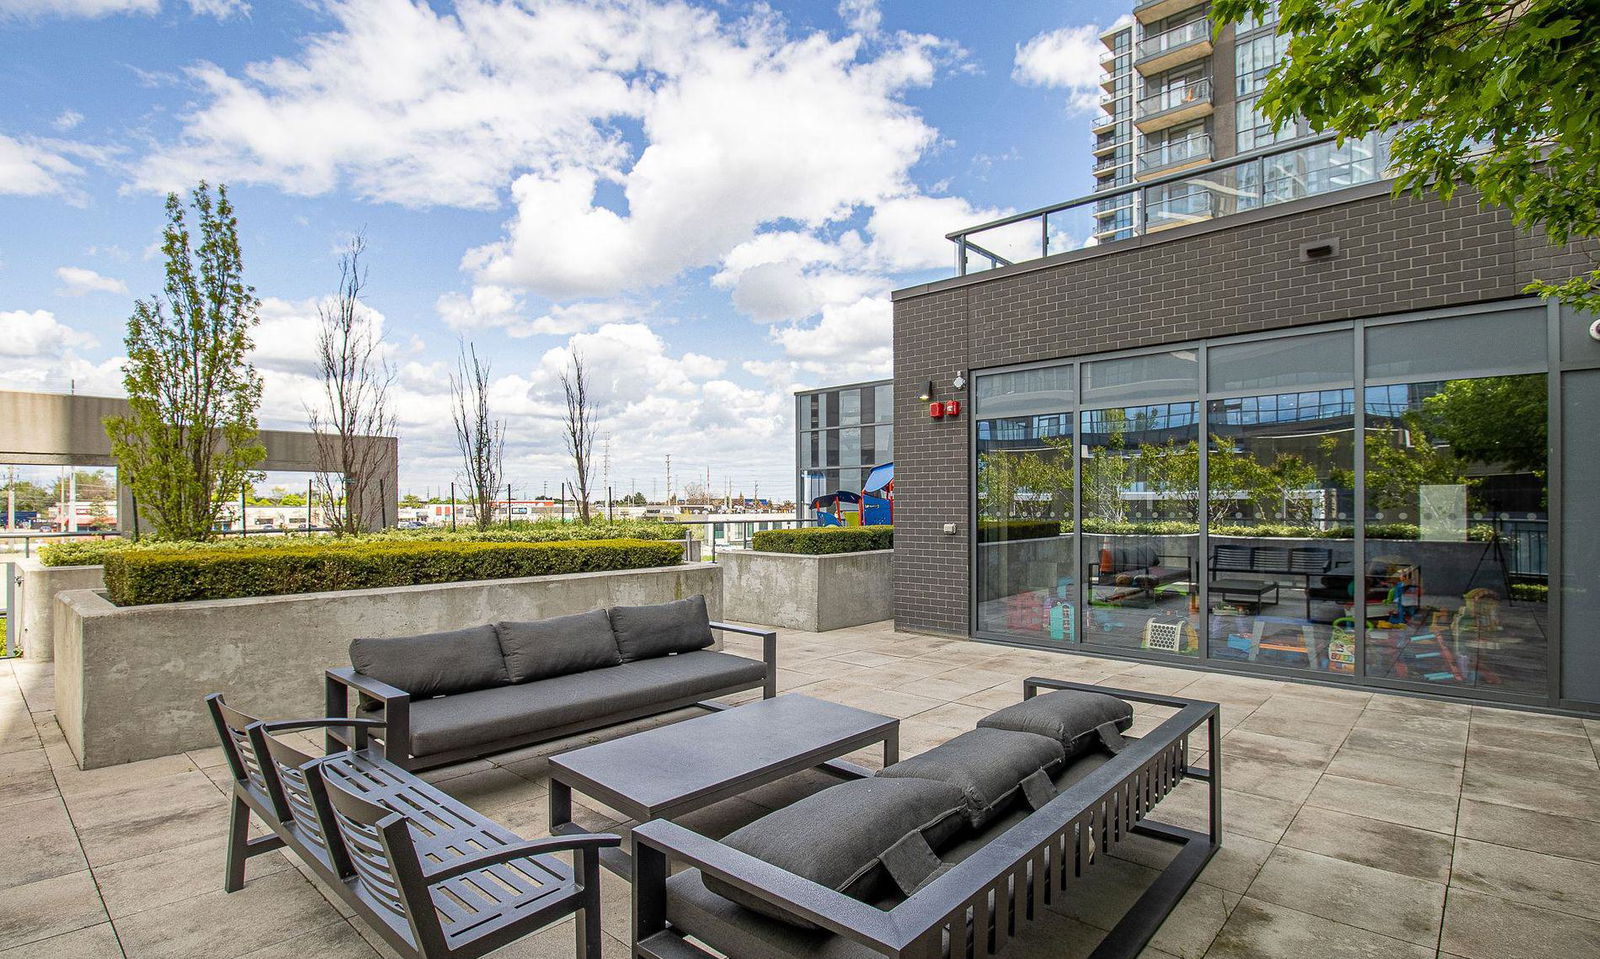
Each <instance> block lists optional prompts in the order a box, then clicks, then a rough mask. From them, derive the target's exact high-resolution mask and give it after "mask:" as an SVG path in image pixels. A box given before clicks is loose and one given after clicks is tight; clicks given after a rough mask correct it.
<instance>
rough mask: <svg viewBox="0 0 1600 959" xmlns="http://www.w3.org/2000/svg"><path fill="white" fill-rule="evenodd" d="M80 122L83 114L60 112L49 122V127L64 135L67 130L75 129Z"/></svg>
mask: <svg viewBox="0 0 1600 959" xmlns="http://www.w3.org/2000/svg"><path fill="white" fill-rule="evenodd" d="M82 122H83V114H81V113H79V112H78V111H76V110H62V111H61V114H60V115H59V116H57V117H56V118H55V119H54V120H51V121H50V125H51V126H53V127H55V128H56V129H57V130H60V131H61V132H63V133H65V132H67V131H68V130H73V129H76V128H77V126H78V124H80V123H82Z"/></svg>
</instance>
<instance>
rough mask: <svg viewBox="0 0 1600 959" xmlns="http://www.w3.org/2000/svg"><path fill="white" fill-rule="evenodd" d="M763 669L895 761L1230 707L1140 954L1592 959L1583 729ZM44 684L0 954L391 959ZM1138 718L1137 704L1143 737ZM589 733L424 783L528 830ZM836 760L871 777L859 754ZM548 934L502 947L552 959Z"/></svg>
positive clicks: (9, 823) (14, 670)
mask: <svg viewBox="0 0 1600 959" xmlns="http://www.w3.org/2000/svg"><path fill="white" fill-rule="evenodd" d="M780 649H781V654H780V658H781V662H782V670H781V680H782V686H783V687H784V688H785V689H788V690H804V691H805V692H807V693H809V694H811V695H814V696H819V697H824V698H827V699H832V700H835V701H837V702H842V703H847V704H850V705H853V706H859V707H863V708H867V709H871V710H875V711H878V712H882V713H887V714H890V715H893V716H896V717H899V718H900V719H901V720H902V721H903V725H902V732H901V746H902V754H903V755H910V754H913V753H915V752H918V751H920V750H922V749H926V748H928V747H929V746H931V745H934V744H936V743H939V742H942V741H943V740H945V739H948V738H950V737H951V736H953V735H955V734H957V733H959V732H963V731H965V730H967V729H970V728H972V725H973V723H974V722H975V721H976V720H977V719H979V718H980V717H981V716H983V715H984V714H985V713H987V712H988V711H991V710H993V709H995V708H998V707H1000V706H1004V705H1007V704H1010V703H1012V702H1015V701H1017V700H1018V699H1019V698H1020V696H1021V688H1022V687H1021V680H1022V679H1023V678H1024V677H1026V676H1029V675H1043V676H1051V677H1056V678H1062V679H1071V680H1078V681H1084V682H1095V683H1104V684H1107V685H1120V686H1124V687H1128V688H1134V689H1142V690H1148V691H1155V692H1163V693H1176V694H1179V695H1183V696H1189V697H1194V698H1200V699H1208V700H1214V701H1217V702H1220V703H1222V717H1223V721H1224V724H1225V726H1226V727H1227V730H1228V732H1227V735H1226V737H1225V739H1224V742H1225V749H1226V752H1225V755H1226V757H1227V758H1226V760H1225V762H1224V766H1223V771H1224V782H1225V784H1226V785H1227V789H1226V793H1225V799H1224V802H1225V816H1224V818H1225V823H1226V831H1227V832H1226V840H1225V844H1224V848H1223V851H1222V852H1221V853H1220V854H1219V855H1218V856H1217V858H1216V859H1215V860H1214V861H1213V862H1212V864H1211V865H1210V866H1209V867H1208V869H1207V870H1206V872H1205V874H1204V876H1203V877H1202V879H1201V881H1200V883H1199V884H1197V885H1196V886H1195V887H1194V888H1193V889H1192V890H1191V891H1190V892H1189V893H1188V895H1187V897H1186V898H1185V899H1184V901H1183V902H1182V903H1181V904H1180V905H1179V907H1178V909H1177V910H1176V911H1175V912H1174V913H1173V915H1172V917H1171V918H1170V919H1169V920H1168V921H1167V923H1166V925H1165V926H1163V927H1162V929H1161V932H1160V934H1159V935H1158V936H1157V937H1156V939H1155V941H1154V943H1153V944H1152V946H1151V948H1150V949H1149V950H1147V952H1146V956H1147V957H1148V959H1168V957H1171V956H1181V957H1200V956H1204V957H1210V959H1223V957H1244V956H1273V957H1291V959H1299V957H1309V956H1317V957H1329V959H1341V957H1356V956H1359V957H1365V959H1378V957H1383V959H1390V957H1394V959H1410V957H1416V959H1426V957H1435V956H1444V957H1449V956H1459V957H1464V959H1480V957H1481V959H1517V957H1532V959H1550V957H1553V956H1573V957H1577V956H1596V955H1600V896H1597V895H1596V890H1597V889H1600V768H1597V765H1596V750H1597V748H1600V722H1596V721H1593V720H1578V719H1568V718H1557V717H1549V716H1539V715H1532V714H1527V713H1517V712H1510V711H1506V710H1497V709H1483V708H1474V707H1469V706H1465V705H1459V704H1446V703H1438V702H1431V701H1426V700H1420V699H1412V698H1403V697H1399V696H1391V695H1381V694H1372V693H1367V692H1354V691H1346V690H1337V689H1327V688H1323V687H1317V686H1306V685H1294V684H1289V683H1280V682H1274V681H1268V680H1262V679H1251V678H1239V677H1233V676H1223V675H1216V674H1208V673H1201V672H1194V671H1188V670H1178V669H1169V668H1164V667H1158V666H1150V665H1140V664H1134V663H1129V662H1122V661H1116V660H1107V659H1099V658H1094V657H1087V656H1067V655H1058V654H1050V653H1035V652H1030V651H1025V650H1015V649H1008V648H1005V647H999V646H991V645H983V644H977V643H969V642H960V641H951V640H946V639H940V638H931V637H926V636H917V635H910V634H906V633H897V632H895V631H894V630H893V629H892V628H891V627H890V626H889V625H888V624H882V625H879V626H875V627H863V628H858V629H848V630H838V631H835V632H830V633H826V634H809V633H797V632H786V633H784V634H783V636H782V639H781V645H780ZM308 681H311V680H310V679H308ZM50 689H51V676H50V672H49V668H48V666H39V665H32V664H28V663H25V662H12V663H8V664H4V665H0V889H3V890H4V893H3V896H4V900H3V901H4V907H3V909H0V957H4V959H21V957H28V959H117V957H122V956H126V957H128V959H166V957H207V959H229V957H244V956H248V957H251V959H291V957H292V959H307V957H317V959H371V957H373V956H377V955H390V953H389V952H388V950H387V949H386V948H384V947H381V946H377V947H375V946H374V945H372V944H370V943H369V941H368V938H367V935H366V934H365V932H364V930H363V929H361V928H359V927H358V925H355V924H352V923H350V922H348V921H347V920H346V918H345V917H344V916H343V915H341V913H340V911H339V909H338V908H337V907H335V906H334V905H332V904H331V903H330V901H329V900H328V899H327V898H325V897H324V896H323V895H322V894H321V893H320V892H319V891H318V887H317V886H316V885H315V884H313V883H312V882H310V881H308V880H307V879H306V878H305V877H304V876H303V875H302V873H301V872H300V871H298V869H297V867H296V866H295V865H294V861H293V859H292V857H289V856H286V855H284V854H281V853H271V854H268V855H266V856H261V857H258V858H256V859H254V860H252V861H251V864H250V869H249V882H248V885H247V886H246V888H245V889H244V890H243V891H241V892H238V893H234V894H232V895H227V894H225V893H223V891H222V888H221V884H222V863H223V846H224V835H225V829H226V825H227V800H226V794H225V791H224V790H225V788H226V780H227V775H228V774H227V770H226V767H225V766H224V764H223V759H222V755H221V752H220V750H217V749H212V750H207V751H200V752H194V753H189V754H186V755H179V756H171V757H168V758H165V759H154V760H149V761H146V762H139V763H133V764H130V765H126V766H118V767H114V768H108V769H100V770H94V771H91V772H82V771H79V770H78V769H77V768H76V766H75V765H73V763H72V759H71V756H70V753H69V752H68V749H67V746H66V745H65V743H64V742H63V740H62V738H61V733H60V731H59V730H58V729H57V727H56V724H55V721H54V718H53V714H52V711H51V710H52V703H51V693H50ZM128 694H129V695H138V691H137V690H129V691H128ZM239 705H241V706H244V707H246V708H248V705H249V704H248V703H240V704H239ZM680 715H692V713H685V714H680ZM1158 715H1159V713H1158V712H1157V711H1151V710H1141V712H1140V714H1139V716H1138V723H1139V726H1138V727H1136V731H1137V729H1138V728H1141V727H1148V725H1149V724H1150V723H1151V722H1152V721H1154V720H1155V719H1156V718H1158ZM638 725H639V724H635V727H637V726H638ZM616 734H617V731H615V730H613V731H611V732H609V733H606V734H604V735H607V736H609V735H616ZM599 738H603V736H591V737H583V740H595V739H599ZM583 740H573V741H571V742H568V743H563V744H556V745H553V746H546V747H539V748H535V749H527V750H521V751H519V752H513V753H507V754H504V755H501V756H498V757H496V758H494V759H493V760H492V761H477V762H472V763H467V764H464V765H461V766H457V767H453V768H450V769H445V770H441V771H438V772H435V773H431V774H429V776H428V778H430V779H432V780H433V781H435V782H437V783H438V784H439V785H440V786H441V787H442V788H444V789H445V790H447V791H449V792H451V793H453V794H454V795H456V796H457V797H459V798H461V799H463V800H464V801H466V802H469V803H470V804H472V805H473V806H475V807H477V808H478V809H480V810H482V811H483V812H485V813H487V814H489V815H491V816H493V817H495V818H496V819H499V820H500V821H502V822H504V823H505V824H507V825H509V826H511V827H512V828H514V829H516V830H517V831H519V832H520V833H522V834H524V835H526V836H529V837H533V836H540V835H544V834H545V817H546V813H545V792H546V783H547V780H546V770H547V768H548V767H547V763H546V761H545V757H546V756H548V755H549V754H550V753H551V752H555V751H559V750H560V749H563V748H570V747H571V746H572V745H576V744H578V743H579V742H581V741H583ZM855 758H857V760H858V761H860V762H862V763H864V764H871V763H872V762H873V761H874V757H873V756H872V755H871V751H870V750H869V751H867V752H864V753H862V754H860V755H859V756H858V757H855ZM819 778H821V777H820V774H808V775H807V776H802V777H796V778H795V780H792V781H786V782H785V783H780V784H776V785H774V786H771V787H767V788H765V789H763V790H758V791H756V792H754V793H750V794H747V795H746V796H744V797H740V798H736V799H732V800H729V801H727V802H724V803H722V804H719V805H718V806H715V807H712V808H711V809H709V810H705V811H704V812H702V813H701V814H698V815H696V816H694V817H692V818H690V819H688V820H686V824H687V825H689V826H691V827H692V828H695V829H698V830H700V831H702V832H707V833H710V834H713V835H720V834H722V833H724V832H726V831H727V830H729V829H731V828H734V827H735V826H737V825H739V824H742V823H743V822H746V821H748V820H750V819H752V818H755V817H757V816H759V815H761V814H762V813H764V812H765V811H766V810H767V809H769V808H772V807H775V806H778V805H782V804H784V803H786V802H791V801H793V800H794V799H795V798H797V796H798V795H800V794H802V793H803V792H804V791H805V790H808V789H812V788H815V787H816V780H817V779H819ZM1203 798H1204V793H1203V787H1202V786H1200V784H1198V783H1189V784H1186V785H1185V786H1183V787H1181V788H1180V790H1179V791H1178V792H1177V793H1176V794H1174V795H1173V796H1172V797H1170V798H1169V799H1168V800H1167V801H1166V802H1164V803H1163V804H1162V805H1161V807H1160V808H1159V809H1158V810H1157V816H1156V818H1165V819H1167V820H1168V821H1172V822H1177V823H1179V824H1185V825H1198V824H1199V822H1200V817H1201V815H1202V813H1201V810H1202V808H1203ZM579 801H580V802H581V801H582V800H581V798H580V800H579ZM576 812H577V818H578V820H579V821H580V822H581V823H583V824H584V825H586V826H588V827H591V828H607V827H611V828H615V827H616V825H617V824H615V823H614V822H613V821H612V819H611V818H610V817H608V816H607V815H606V811H605V810H604V809H602V808H597V807H593V806H589V807H584V806H579V807H578V808H577V810H576ZM620 825H622V826H624V827H625V826H626V825H627V824H625V823H624V824H620ZM1123 855H1126V856H1127V857H1128V858H1127V859H1116V860H1109V861H1106V862H1105V863H1104V865H1103V866H1102V867H1101V868H1100V869H1099V870H1098V871H1097V874H1096V875H1095V878H1094V882H1092V883H1089V884H1088V885H1087V886H1085V887H1084V888H1083V889H1082V890H1081V892H1080V894H1078V895H1076V896H1073V897H1071V898H1070V899H1069V900H1067V902H1066V904H1065V905H1064V906H1062V907H1061V909H1062V910H1063V912H1064V914H1063V915H1054V914H1052V916H1051V917H1050V918H1049V919H1048V920H1045V921H1043V922H1040V923H1038V924H1036V925H1035V926H1034V927H1033V928H1032V930H1031V931H1030V934H1029V935H1028V936H1027V937H1026V938H1024V939H1022V940H1019V941H1018V942H1017V943H1016V944H1015V946H1014V947H1013V949H1012V951H1011V953H1010V955H1015V956H1041V957H1042V956H1051V957H1056V959H1071V957H1075V956H1081V955H1085V954H1087V952H1088V950H1089V949H1090V948H1092V946H1093V944H1094V943H1095V942H1096V941H1097V939H1098V938H1099V936H1100V934H1101V933H1100V930H1101V929H1103V928H1106V927H1107V926H1108V924H1109V919H1110V918H1111V917H1114V916H1116V915H1118V914H1120V910H1121V909H1122V908H1123V907H1124V906H1125V905H1126V904H1127V903H1128V902H1130V901H1131V899H1132V897H1133V896H1135V895H1137V893H1138V892H1139V890H1140V888H1141V883H1143V882H1144V881H1145V880H1146V879H1147V878H1148V877H1149V876H1150V875H1151V874H1152V872H1151V870H1150V869H1149V868H1148V867H1147V866H1145V865H1141V864H1140V863H1139V862H1138V861H1137V860H1138V859H1139V858H1140V856H1141V853H1140V851H1139V850H1137V849H1134V850H1132V851H1131V852H1129V853H1124V854H1123ZM604 876H605V889H604V896H605V905H606V910H607V911H606V913H605V916H604V924H605V929H606V931H607V937H606V941H605V954H606V955H607V956H608V957H609V956H617V957H623V956H626V955H627V946H626V940H627V936H628V922H629V913H628V888H627V886H626V884H625V883H623V882H622V881H621V880H618V879H617V878H616V877H615V876H612V875H611V874H610V873H605V874H604ZM570 921H571V920H570V919H569V920H567V922H570ZM567 922H564V923H562V924H560V925H559V926H556V927H554V928H552V929H550V930H546V931H544V932H542V933H540V934H538V935H536V936H534V937H531V938H529V939H526V940H523V941H522V942H520V943H517V944H515V945H513V946H510V947H508V948H507V949H505V950H504V951H502V952H501V953H497V954H496V955H497V956H506V957H513V956H514V957H546V956H552V957H553V956H570V955H572V932H571V928H570V926H568V925H567Z"/></svg>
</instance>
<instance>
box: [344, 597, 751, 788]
mask: <svg viewBox="0 0 1600 959" xmlns="http://www.w3.org/2000/svg"><path fill="white" fill-rule="evenodd" d="M710 626H711V628H712V629H713V630H717V631H720V632H724V633H738V634H740V635H744V636H756V637H759V638H760V639H761V642H762V661H763V662H764V664H765V666H766V671H765V673H764V674H763V675H762V676H760V677H757V678H755V679H753V680H748V681H738V682H734V683H731V684H729V685H724V686H721V687H718V688H714V689H701V690H697V691H696V692H695V693H694V694H693V695H688V696H670V697H669V696H662V697H660V698H653V699H652V700H651V701H650V702H648V703H646V704H644V705H642V706H636V707H634V708H630V709H624V710H616V711H604V710H596V711H595V712H594V713H592V714H591V715H588V716H585V717H584V718H583V719H580V720H577V721H574V722H570V723H565V724H563V725H559V726H552V727H549V728H546V729H540V730H537V731H535V732H531V733H526V734H522V735H515V736H506V737H502V738H500V739H497V740H494V741H493V742H489V743H484V744H482V745H477V746H473V747H471V748H466V749H455V750H449V751H445V752H437V753H429V754H427V755H423V756H418V755H414V753H413V745H412V735H411V732H412V725H411V718H412V717H411V703H412V700H411V694H410V693H408V692H406V691H405V690H403V689H399V688H398V687H395V686H391V685H389V684H388V683H385V682H381V681H379V680H376V679H373V678H372V677H371V676H365V675H363V674H361V673H359V672H356V671H355V670H354V669H352V668H350V667H348V666H342V667H337V668H334V669H329V670H328V671H327V675H326V679H325V683H324V696H325V703H326V709H327V714H328V716H329V717H330V720H332V719H343V717H346V716H349V715H350V693H351V692H355V693H356V699H357V710H358V714H359V713H363V712H364V713H367V714H368V715H371V716H374V717H378V716H381V717H382V718H383V723H382V729H381V731H379V732H376V733H375V734H374V736H373V738H375V739H378V740H379V741H380V742H381V743H382V745H383V755H384V758H385V759H387V760H389V761H390V762H392V763H394V764H395V765H397V766H399V767H401V768H403V769H408V770H412V771H421V770H425V769H432V768H434V767H437V766H445V765H449V764H451V763H458V762H461V761H463V760H467V759H474V758H477V757H479V756H488V755H493V754H494V753H498V752H504V751H506V750H508V749H517V748H520V747H523V746H536V745H539V744H541V743H547V742H554V741H555V740H558V739H565V738H566V737H568V736H575V735H577V734H579V733H586V732H591V731H593V730H596V729H604V728H606V727H607V726H616V725H620V724H622V723H626V722H631V721H633V720H635V719H643V718H645V717H647V716H655V715H659V714H661V713H667V712H671V711H673V710H675V709H683V708H685V707H688V706H699V707H702V708H706V709H717V708H720V707H719V705H718V704H716V703H713V702H711V700H714V699H716V698H717V697H719V696H729V695H732V694H734V693H740V692H745V691H746V690H750V689H760V690H761V693H762V696H763V697H765V698H767V699H771V698H772V697H774V696H776V695H777V694H778V634H777V632H775V631H773V630H767V629H753V628H750V627H747V626H733V625H730V624H728V623H711V624H710ZM616 668H625V667H616ZM538 683H539V681H538V680H535V681H533V682H530V683H525V684H523V685H525V686H527V687H530V688H537V686H538ZM347 725H348V724H346V723H342V722H332V721H330V722H329V723H328V724H327V739H328V750H329V751H330V752H332V751H334V750H337V749H340V748H345V747H348V746H351V745H352V744H353V743H354V739H353V738H352V735H351V733H349V732H346V731H345V728H346V727H347Z"/></svg>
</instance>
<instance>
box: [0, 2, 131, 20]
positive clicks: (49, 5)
mask: <svg viewBox="0 0 1600 959" xmlns="http://www.w3.org/2000/svg"><path fill="white" fill-rule="evenodd" d="M159 9H161V0H0V17H16V18H19V19H20V18H30V19H31V18H34V17H74V18H89V19H97V18H99V17H110V16H117V15H120V14H127V13H143V14H150V13H155V12H156V11H157V10H159Z"/></svg>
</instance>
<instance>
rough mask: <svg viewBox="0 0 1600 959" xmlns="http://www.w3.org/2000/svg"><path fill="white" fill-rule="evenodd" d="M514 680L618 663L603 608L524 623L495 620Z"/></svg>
mask: <svg viewBox="0 0 1600 959" xmlns="http://www.w3.org/2000/svg"><path fill="white" fill-rule="evenodd" d="M495 629H496V630H497V631H498V632H499V634H500V648H501V650H503V651H504V652H505V657H506V669H507V670H508V671H509V672H510V674H511V681H512V682H514V683H525V682H528V681H530V680H534V679H549V678H550V677H551V676H565V675H567V674H568V673H581V672H583V671H585V670H589V669H604V668H606V667H607V666H620V665H622V654H621V653H619V652H617V640H616V637H615V636H613V635H612V634H611V617H610V616H609V615H607V614H606V611H605V610H603V609H596V610H592V611H590V612H587V613H578V614H577V615H576V616H557V617H555V618H553V619H540V620H535V621H533V622H525V623H496V624H495Z"/></svg>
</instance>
